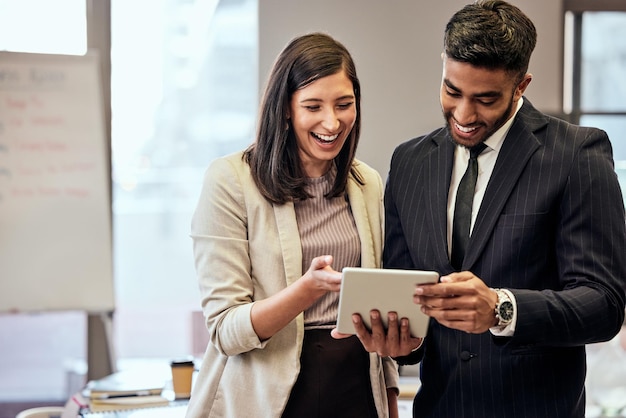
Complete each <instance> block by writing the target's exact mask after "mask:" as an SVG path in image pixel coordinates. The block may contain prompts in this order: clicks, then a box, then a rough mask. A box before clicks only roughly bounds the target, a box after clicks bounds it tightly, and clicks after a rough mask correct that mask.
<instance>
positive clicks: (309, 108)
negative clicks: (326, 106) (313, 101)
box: [305, 106, 320, 112]
mask: <svg viewBox="0 0 626 418" xmlns="http://www.w3.org/2000/svg"><path fill="white" fill-rule="evenodd" d="M305 109H307V110H310V111H311V112H315V111H316V110H320V107H319V106H305Z"/></svg>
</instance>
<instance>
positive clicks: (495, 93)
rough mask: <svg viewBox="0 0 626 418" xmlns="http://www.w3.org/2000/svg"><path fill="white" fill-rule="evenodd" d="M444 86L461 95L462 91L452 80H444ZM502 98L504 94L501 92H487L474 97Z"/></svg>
mask: <svg viewBox="0 0 626 418" xmlns="http://www.w3.org/2000/svg"><path fill="white" fill-rule="evenodd" d="M443 82H444V84H445V85H446V86H447V87H448V88H449V89H452V90H454V91H456V92H459V93H461V89H460V88H458V87H456V86H455V85H454V84H453V83H452V82H451V81H450V80H448V79H447V78H444V80H443ZM500 96H502V93H501V92H500V91H496V90H493V91H485V92H482V93H476V94H474V95H473V97H500Z"/></svg>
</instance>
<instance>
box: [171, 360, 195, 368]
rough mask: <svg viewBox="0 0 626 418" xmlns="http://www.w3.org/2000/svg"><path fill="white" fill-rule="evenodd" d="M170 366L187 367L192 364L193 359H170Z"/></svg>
mask: <svg viewBox="0 0 626 418" xmlns="http://www.w3.org/2000/svg"><path fill="white" fill-rule="evenodd" d="M170 366H172V367H189V366H192V367H193V366H194V363H193V360H172V361H171V363H170Z"/></svg>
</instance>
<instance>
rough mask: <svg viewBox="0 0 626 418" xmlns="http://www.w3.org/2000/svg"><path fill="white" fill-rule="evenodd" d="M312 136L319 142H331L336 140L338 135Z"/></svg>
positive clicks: (314, 134)
mask: <svg viewBox="0 0 626 418" xmlns="http://www.w3.org/2000/svg"><path fill="white" fill-rule="evenodd" d="M313 136H314V137H316V138H317V139H319V140H320V141H324V142H333V141H334V140H335V139H337V137H338V136H339V134H335V135H321V134H316V133H313Z"/></svg>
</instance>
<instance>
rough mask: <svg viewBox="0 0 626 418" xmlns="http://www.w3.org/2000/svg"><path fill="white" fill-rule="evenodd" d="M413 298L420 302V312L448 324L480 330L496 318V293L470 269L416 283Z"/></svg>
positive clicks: (478, 331) (473, 330)
mask: <svg viewBox="0 0 626 418" xmlns="http://www.w3.org/2000/svg"><path fill="white" fill-rule="evenodd" d="M413 301H414V302H415V303H419V304H421V305H422V312H424V313H425V314H426V315H428V316H431V317H433V318H434V319H435V320H437V322H439V323H440V324H441V325H444V326H446V327H448V328H454V329H458V330H460V331H465V332H469V333H472V334H480V333H483V332H486V331H488V330H489V328H491V327H493V326H494V325H495V324H496V322H497V320H496V318H495V312H494V308H495V306H496V302H497V295H496V294H495V292H494V291H493V290H491V289H490V288H489V287H488V286H487V285H486V284H485V283H484V282H483V281H482V280H481V279H480V278H478V277H476V276H475V275H474V274H473V273H471V272H469V271H462V272H459V273H452V274H450V275H448V276H444V277H442V278H441V282H440V283H436V284H429V285H418V286H417V287H416V289H415V293H414V295H413Z"/></svg>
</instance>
